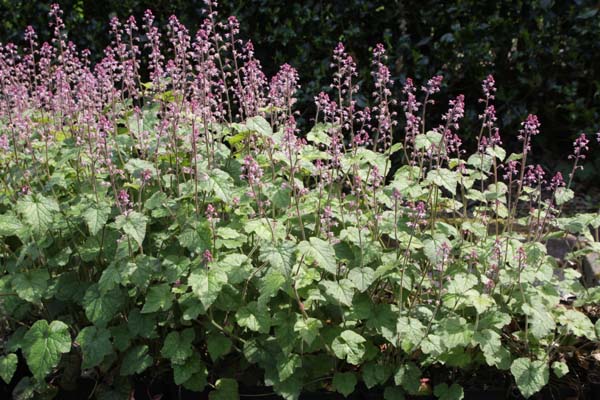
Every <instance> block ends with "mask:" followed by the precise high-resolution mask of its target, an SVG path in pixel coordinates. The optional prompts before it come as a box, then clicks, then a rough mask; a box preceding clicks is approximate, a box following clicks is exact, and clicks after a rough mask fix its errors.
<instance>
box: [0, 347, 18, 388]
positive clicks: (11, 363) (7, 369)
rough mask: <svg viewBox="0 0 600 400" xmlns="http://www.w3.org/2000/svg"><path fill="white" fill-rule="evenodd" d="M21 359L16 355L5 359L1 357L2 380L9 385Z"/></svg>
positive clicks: (0, 372)
mask: <svg viewBox="0 0 600 400" xmlns="http://www.w3.org/2000/svg"><path fill="white" fill-rule="evenodd" d="M18 362H19V358H18V357H17V355H16V354H13V353H10V354H7V355H6V356H4V357H0V378H2V380H3V381H4V382H5V383H6V384H7V385H8V384H9V383H10V381H11V380H12V377H13V375H14V374H15V371H16V370H17V364H18Z"/></svg>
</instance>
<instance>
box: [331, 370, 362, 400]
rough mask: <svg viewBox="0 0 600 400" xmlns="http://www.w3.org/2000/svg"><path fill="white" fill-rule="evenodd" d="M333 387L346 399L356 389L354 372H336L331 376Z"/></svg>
mask: <svg viewBox="0 0 600 400" xmlns="http://www.w3.org/2000/svg"><path fill="white" fill-rule="evenodd" d="M332 383H333V387H334V388H335V390H337V391H338V392H340V393H341V394H343V395H344V397H348V395H350V394H351V393H352V392H354V388H355V387H356V383H357V381H356V374H355V373H354V372H336V373H335V374H334V375H333V381H332Z"/></svg>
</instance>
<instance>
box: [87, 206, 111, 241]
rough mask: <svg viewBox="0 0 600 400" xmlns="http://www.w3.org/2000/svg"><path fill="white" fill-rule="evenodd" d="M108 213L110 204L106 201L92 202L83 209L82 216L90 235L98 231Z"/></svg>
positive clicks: (104, 222) (104, 223)
mask: <svg viewBox="0 0 600 400" xmlns="http://www.w3.org/2000/svg"><path fill="white" fill-rule="evenodd" d="M109 215H110V205H109V204H107V203H99V204H92V205H90V206H89V207H87V208H86V209H85V211H83V213H82V216H83V220H84V221H85V223H86V225H87V226H88V229H89V231H90V233H91V234H92V235H95V234H96V233H98V232H100V231H101V230H102V228H103V227H104V225H106V221H108V217H109Z"/></svg>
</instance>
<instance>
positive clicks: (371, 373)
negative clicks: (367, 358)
mask: <svg viewBox="0 0 600 400" xmlns="http://www.w3.org/2000/svg"><path fill="white" fill-rule="evenodd" d="M361 371H362V378H363V382H364V383H365V385H366V386H367V389H371V388H373V387H375V386H377V385H381V384H383V383H385V381H387V380H388V378H389V377H390V369H389V368H388V366H387V365H380V364H376V363H375V362H369V363H366V364H363V366H362V368H361Z"/></svg>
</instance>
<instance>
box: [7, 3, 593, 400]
mask: <svg viewBox="0 0 600 400" xmlns="http://www.w3.org/2000/svg"><path fill="white" fill-rule="evenodd" d="M215 6H216V4H214V3H212V2H210V1H208V2H207V10H206V18H205V19H204V21H203V22H202V23H201V25H200V28H199V30H198V32H197V33H196V34H195V36H193V37H192V35H191V34H190V32H189V31H188V29H187V28H186V27H185V26H183V25H182V24H180V23H179V21H178V20H177V18H175V17H172V18H171V19H170V21H169V24H168V26H167V29H166V38H165V37H163V36H162V35H163V33H162V32H161V31H160V30H159V29H158V28H157V27H156V26H155V25H154V20H153V16H152V13H151V12H150V11H148V12H147V13H146V14H145V16H144V20H143V26H142V29H140V28H139V27H138V25H137V21H136V20H135V19H133V18H129V19H128V20H127V21H125V22H121V21H118V20H117V19H112V20H111V23H110V26H111V32H112V35H113V42H112V44H111V46H110V47H108V48H107V49H106V50H105V57H104V58H103V59H102V60H101V61H100V62H99V63H97V64H96V65H92V64H91V63H90V61H89V58H88V57H89V54H88V52H86V51H85V50H83V51H78V50H77V49H76V48H75V47H74V46H73V45H72V44H71V43H70V42H68V40H67V37H66V34H65V32H64V29H63V28H64V26H63V23H62V20H61V11H60V9H59V8H58V6H53V8H52V11H51V14H50V16H51V26H52V27H53V30H54V35H53V38H52V41H51V42H50V43H48V42H45V43H43V44H41V45H40V44H39V43H38V42H37V37H36V34H35V32H34V31H33V30H32V29H31V28H28V29H27V32H26V40H27V42H28V45H27V46H25V47H24V48H23V49H19V48H17V47H16V46H14V45H12V44H6V45H3V46H1V47H0V85H1V86H0V89H1V92H0V148H1V152H0V168H1V172H2V173H1V174H0V176H1V180H2V189H1V191H0V238H2V241H1V242H0V246H1V247H0V262H1V269H0V273H1V276H0V308H1V309H2V317H1V319H0V321H1V322H2V325H1V326H0V329H1V332H2V335H3V337H4V338H6V340H5V341H3V342H2V344H1V346H2V347H1V348H2V352H3V354H4V355H3V356H2V358H0V377H1V378H2V379H3V380H4V381H6V382H9V381H11V378H12V376H13V374H14V372H15V370H16V367H17V363H18V360H19V357H18V354H22V356H23V360H24V361H25V362H26V365H27V366H28V368H29V370H30V371H31V374H32V377H24V378H23V379H22V380H21V381H20V383H19V384H18V386H17V388H16V389H15V390H16V391H19V390H20V391H23V390H24V389H25V388H28V390H30V392H31V393H33V391H35V392H37V393H52V391H53V390H55V389H56V388H55V387H54V385H53V382H54V380H53V379H49V378H50V377H52V376H56V375H57V374H58V375H65V374H61V373H60V371H62V370H65V369H67V368H69V366H68V365H67V364H68V363H75V364H76V365H78V366H79V365H80V367H81V369H82V370H84V371H86V375H87V376H89V377H92V378H93V379H95V380H96V384H97V386H98V390H99V392H102V393H109V392H111V391H112V392H114V393H117V392H118V391H122V390H123V389H124V390H125V391H127V390H130V389H128V388H129V387H130V386H129V385H130V384H131V382H132V381H131V380H129V379H128V378H129V377H133V376H136V375H138V376H139V375H140V374H150V375H154V376H158V375H161V374H165V373H168V374H172V376H173V381H174V383H175V384H176V385H182V386H183V387H185V388H187V389H189V390H197V391H201V390H203V389H204V388H205V387H206V386H207V385H208V386H209V387H211V388H212V389H214V390H213V392H212V393H211V398H213V399H219V398H223V399H224V398H227V399H231V398H237V396H238V381H240V380H244V379H246V382H247V381H248V379H254V380H251V381H250V384H253V385H265V386H269V387H272V388H273V390H274V391H275V392H276V393H277V394H279V395H281V396H283V397H284V398H287V399H297V398H298V396H299V394H300V393H301V392H302V391H306V390H316V389H324V388H326V389H329V390H336V391H338V392H340V393H341V394H343V395H344V396H347V395H349V394H350V393H352V392H354V391H355V390H356V388H357V385H358V384H359V382H360V385H364V386H366V387H367V388H374V387H378V388H381V390H382V391H383V396H384V398H385V399H400V398H403V396H404V395H405V394H409V395H415V394H419V393H423V392H427V390H428V388H429V385H430V383H429V382H431V384H432V385H433V387H432V390H433V393H434V394H435V395H436V396H438V397H440V398H444V399H459V398H462V397H463V392H464V390H463V386H462V385H464V384H466V383H468V379H467V378H468V375H469V374H470V373H471V372H469V371H473V370H475V371H477V368H493V369H496V370H498V371H507V372H506V373H507V374H509V373H510V374H511V375H512V376H513V377H514V378H515V380H514V382H515V383H516V386H517V387H518V389H519V390H520V392H521V393H522V394H523V396H525V397H529V396H531V395H533V394H534V393H536V392H538V391H540V390H541V389H542V388H544V387H545V386H546V385H547V384H548V382H549V379H550V373H551V371H552V374H554V375H555V376H557V377H562V376H564V375H566V374H568V373H569V368H570V367H573V366H575V365H576V364H575V361H574V360H573V359H572V358H570V356H569V354H571V353H572V352H570V350H569V349H571V348H572V347H573V346H580V345H581V344H582V343H584V344H587V343H593V342H597V341H598V335H599V334H600V323H599V322H596V323H595V325H594V323H593V322H592V320H591V319H590V315H591V314H589V313H588V314H586V312H585V310H586V306H587V305H590V304H594V303H597V302H598V301H600V289H598V287H594V288H585V287H584V286H583V285H582V283H581V282H580V277H581V276H580V273H579V272H578V271H577V270H576V269H572V268H565V269H561V268H559V266H558V263H557V260H556V259H555V258H554V257H552V256H550V255H548V254H547V251H546V248H545V246H544V243H545V242H546V241H547V240H548V239H549V238H555V237H561V236H564V235H566V234H573V235H577V236H578V237H580V238H581V240H580V242H581V243H580V246H579V248H578V250H577V251H575V252H573V253H572V254H570V255H569V257H570V259H572V260H573V261H577V260H579V259H580V258H581V257H582V256H583V255H585V254H587V253H589V252H591V251H598V250H599V247H600V246H599V245H598V243H597V242H595V241H594V238H593V237H592V235H591V233H590V227H592V228H598V226H600V216H598V215H597V214H578V215H574V216H563V215H562V213H561V211H562V207H563V205H564V204H565V203H566V202H567V201H569V200H570V199H571V198H572V197H573V195H574V193H573V191H572V190H571V183H572V178H573V175H574V174H575V172H576V171H577V169H578V168H579V161H580V160H581V159H582V158H584V157H585V154H586V153H587V151H588V150H589V139H588V138H587V137H586V136H585V135H582V136H581V137H580V138H578V139H577V141H576V142H575V144H574V151H573V153H572V156H571V158H572V159H573V170H572V172H571V174H570V175H569V177H568V179H567V182H565V180H564V179H563V177H562V175H561V174H559V173H557V174H556V175H553V176H550V175H547V172H546V171H545V170H544V169H543V168H542V167H540V166H531V165H528V164H527V161H528V158H530V153H531V141H532V140H533V139H534V138H535V136H536V135H538V134H539V132H540V122H539V121H538V119H537V117H536V116H535V115H530V116H528V117H527V119H526V120H525V122H523V124H522V129H521V130H520V132H519V139H520V140H521V141H522V149H521V152H519V153H513V154H510V155H507V154H506V151H505V150H504V149H503V148H502V147H501V146H502V141H501V136H500V133H499V131H498V129H497V128H496V125H495V122H496V118H497V117H496V111H495V109H494V105H493V100H494V93H495V90H496V88H495V82H494V79H493V77H491V76H490V77H488V78H487V79H486V80H485V81H484V83H483V97H482V98H481V99H480V101H479V103H478V104H477V107H479V108H480V109H481V115H480V116H479V118H480V119H481V130H480V132H479V135H478V137H477V146H476V149H475V151H474V152H473V153H472V154H467V152H466V150H465V149H464V148H463V144H462V142H461V138H460V136H459V132H460V121H461V119H462V118H463V116H464V113H465V107H466V103H465V102H466V101H467V100H466V99H465V98H464V96H462V95H458V96H456V97H455V98H454V99H452V100H450V101H449V107H448V111H447V112H446V113H445V114H444V115H442V116H441V118H439V121H438V122H437V124H436V123H432V122H431V121H432V120H435V116H431V115H429V114H430V113H428V111H430V106H431V105H433V104H434V102H436V101H437V99H436V94H437V93H438V92H439V91H440V87H441V85H442V83H443V80H442V77H441V76H436V77H433V78H432V79H430V80H429V81H428V82H427V83H426V84H425V85H424V86H422V87H421V88H420V89H417V86H416V85H415V83H414V82H413V81H412V80H410V79H407V80H406V82H405V85H404V88H403V96H404V97H403V98H402V99H401V100H400V101H399V102H397V101H396V100H395V99H393V98H391V91H390V87H391V86H392V84H393V83H394V82H393V80H392V79H391V77H390V73H389V70H388V69H387V67H386V65H385V62H386V56H385V49H384V48H383V46H381V45H377V46H376V47H375V49H374V51H373V77H374V81H375V84H374V92H373V96H372V101H371V103H370V104H371V105H370V107H365V108H360V107H358V105H357V102H356V95H357V93H358V91H359V85H358V82H357V81H356V64H355V60H354V59H353V58H352V57H351V56H350V55H348V53H347V52H346V50H345V48H344V46H343V45H342V44H339V45H338V46H337V47H336V49H335V50H334V56H333V60H334V61H333V64H332V69H333V71H334V73H333V80H332V84H331V88H330V90H329V91H327V92H322V93H320V94H318V95H317V96H316V97H315V102H316V106H317V112H316V115H315V117H314V127H313V128H312V129H311V130H310V131H309V132H299V131H298V128H297V125H296V118H297V116H298V111H297V110H295V109H294V103H295V101H296V99H295V98H294V94H295V91H296V90H297V88H298V75H297V73H296V72H295V70H294V68H292V67H291V66H289V65H284V66H282V67H281V70H280V72H279V73H278V74H277V75H275V76H274V77H273V78H272V79H270V80H269V79H267V77H266V76H264V74H263V73H262V72H261V68H260V62H259V61H258V60H257V59H255V58H254V52H253V47H252V44H251V42H244V41H242V40H240V39H239V38H238V29H239V27H238V23H237V20H236V19H235V18H234V17H230V18H229V19H227V20H226V21H225V22H220V21H219V20H218V16H217V13H216V11H215ZM142 39H143V40H142ZM163 42H165V43H167V44H168V45H167V47H166V48H165V47H164V46H163V45H162V43H163ZM145 69H147V70H148V72H149V75H148V79H145V76H144V74H143V72H142V71H144V70H145ZM479 104H482V105H483V107H480V106H479ZM591 317H592V318H594V319H596V318H597V316H594V315H591ZM19 351H20V353H18V352H19ZM67 360H68V361H67ZM590 362H593V361H590ZM256 367H259V368H260V371H261V374H260V378H256V377H255V375H254V374H251V373H248V374H247V375H244V374H243V372H244V371H246V372H249V371H252V370H253V369H255V368H256ZM252 377H255V378H252ZM33 395H34V394H32V396H33Z"/></svg>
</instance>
